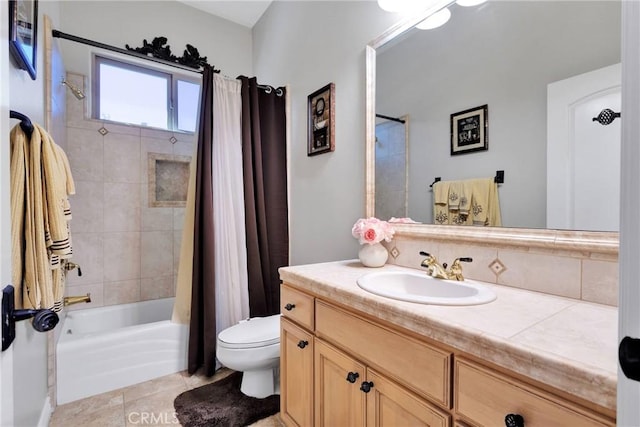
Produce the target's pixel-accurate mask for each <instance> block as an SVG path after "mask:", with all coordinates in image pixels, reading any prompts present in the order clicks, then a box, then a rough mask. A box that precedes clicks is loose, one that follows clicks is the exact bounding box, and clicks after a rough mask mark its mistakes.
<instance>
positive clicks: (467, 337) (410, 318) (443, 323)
mask: <svg viewBox="0 0 640 427" xmlns="http://www.w3.org/2000/svg"><path fill="white" fill-rule="evenodd" d="M393 270H404V271H420V270H417V269H409V268H404V267H399V266H395V265H389V264H388V265H385V266H384V267H381V268H367V267H364V266H362V264H360V262H359V261H358V260H347V261H338V262H329V263H319V264H308V265H300V266H291V267H282V268H280V278H281V280H282V281H283V282H285V283H291V284H293V285H296V286H298V287H299V288H301V289H307V290H308V291H309V292H311V293H314V294H316V295H318V296H320V297H325V298H326V299H327V300H329V301H331V300H333V301H335V302H337V303H340V304H344V305H346V306H349V307H352V308H353V309H355V310H359V311H361V312H363V313H367V314H369V315H372V316H375V317H377V318H379V319H382V320H385V321H388V322H390V323H392V324H395V325H397V326H400V327H403V328H405V329H408V330H410V331H414V332H416V333H419V334H420V335H422V336H425V337H428V338H431V339H434V340H436V341H438V342H440V343H443V344H446V345H448V346H450V347H453V348H455V349H459V350H461V351H463V352H466V353H469V354H472V355H474V356H476V357H479V358H481V359H483V360H486V361H488V362H491V363H494V364H496V365H498V366H501V367H504V368H506V369H509V370H511V371H513V372H516V373H518V374H521V375H524V376H526V377H529V378H532V379H534V380H537V381H540V382H542V383H544V384H548V385H550V386H552V387H555V388H557V389H560V390H563V391H565V392H567V393H570V394H572V395H575V396H578V397H580V398H583V399H586V400H587V401H590V402H593V403H595V404H597V405H600V406H602V407H604V408H608V409H611V410H613V411H615V408H616V384H617V354H618V350H617V340H618V332H617V330H618V310H617V308H616V307H611V306H607V305H601V304H594V303H589V302H584V301H581V300H575V299H570V298H563V297H558V296H554V295H548V294H542V293H539V292H532V291H527V290H522V289H516V288H510V287H506V286H500V285H493V284H488V283H482V282H481V283H482V284H484V285H485V286H487V287H490V288H491V289H493V290H494V291H495V293H496V294H497V299H496V300H495V301H493V302H491V303H488V304H483V305H474V306H436V305H426V304H416V303H411V302H404V301H397V300H393V299H389V298H385V297H380V296H377V295H374V294H371V293H369V292H367V291H364V290H362V289H360V287H358V285H357V283H356V280H357V279H358V278H359V277H360V276H362V275H364V274H367V273H372V272H378V271H393Z"/></svg>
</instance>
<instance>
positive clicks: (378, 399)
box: [367, 369, 451, 427]
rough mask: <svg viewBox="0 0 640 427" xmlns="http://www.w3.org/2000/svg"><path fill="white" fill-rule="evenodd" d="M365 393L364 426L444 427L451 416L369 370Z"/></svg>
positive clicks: (446, 426) (448, 422)
mask: <svg viewBox="0 0 640 427" xmlns="http://www.w3.org/2000/svg"><path fill="white" fill-rule="evenodd" d="M367 381H368V382H369V384H372V386H371V391H369V392H368V393H367V427H403V426H407V427H408V426H411V427H421V426H422V427H448V426H449V424H450V420H451V417H450V416H449V414H447V413H446V412H444V411H442V410H440V409H437V408H436V407H435V406H433V405H430V404H429V403H427V402H426V401H425V400H424V399H421V398H419V397H418V396H416V395H415V394H413V393H410V392H408V391H407V390H405V389H404V388H402V387H400V386H399V385H397V384H396V383H394V382H393V381H390V380H388V379H387V378H385V377H384V376H383V375H379V374H378V373H376V372H375V371H374V370H372V369H368V370H367Z"/></svg>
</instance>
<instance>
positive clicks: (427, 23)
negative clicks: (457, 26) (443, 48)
mask: <svg viewBox="0 0 640 427" xmlns="http://www.w3.org/2000/svg"><path fill="white" fill-rule="evenodd" d="M449 18H451V11H450V10H449V9H447V8H446V7H445V8H444V9H442V10H440V11H438V12H436V13H434V14H433V15H431V16H429V17H428V18H427V19H425V20H424V21H422V22H420V23H419V24H418V25H416V28H418V29H420V30H432V29H434V28H438V27H441V26H442V25H444V24H446V23H447V21H448V20H449Z"/></svg>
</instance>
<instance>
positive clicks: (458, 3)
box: [456, 0, 487, 7]
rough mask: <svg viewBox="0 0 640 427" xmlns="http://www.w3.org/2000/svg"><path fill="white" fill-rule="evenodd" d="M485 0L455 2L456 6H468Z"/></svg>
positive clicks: (459, 0) (460, 0)
mask: <svg viewBox="0 0 640 427" xmlns="http://www.w3.org/2000/svg"><path fill="white" fill-rule="evenodd" d="M486 1H487V0H458V1H456V4H457V5H458V6H463V7H469V6H477V5H479V4H482V3H484V2H486Z"/></svg>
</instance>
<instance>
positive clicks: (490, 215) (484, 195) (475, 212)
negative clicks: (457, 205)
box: [471, 178, 502, 227]
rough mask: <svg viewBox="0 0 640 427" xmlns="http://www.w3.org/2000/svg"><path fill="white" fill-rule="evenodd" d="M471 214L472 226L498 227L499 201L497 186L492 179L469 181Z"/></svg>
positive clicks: (500, 222) (499, 221)
mask: <svg viewBox="0 0 640 427" xmlns="http://www.w3.org/2000/svg"><path fill="white" fill-rule="evenodd" d="M471 187H472V190H471V191H472V196H471V213H472V218H473V225H477V226H488V227H500V226H501V225H502V219H501V216H500V201H499V199H498V184H496V183H495V182H494V179H493V178H480V179H474V180H471Z"/></svg>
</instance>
